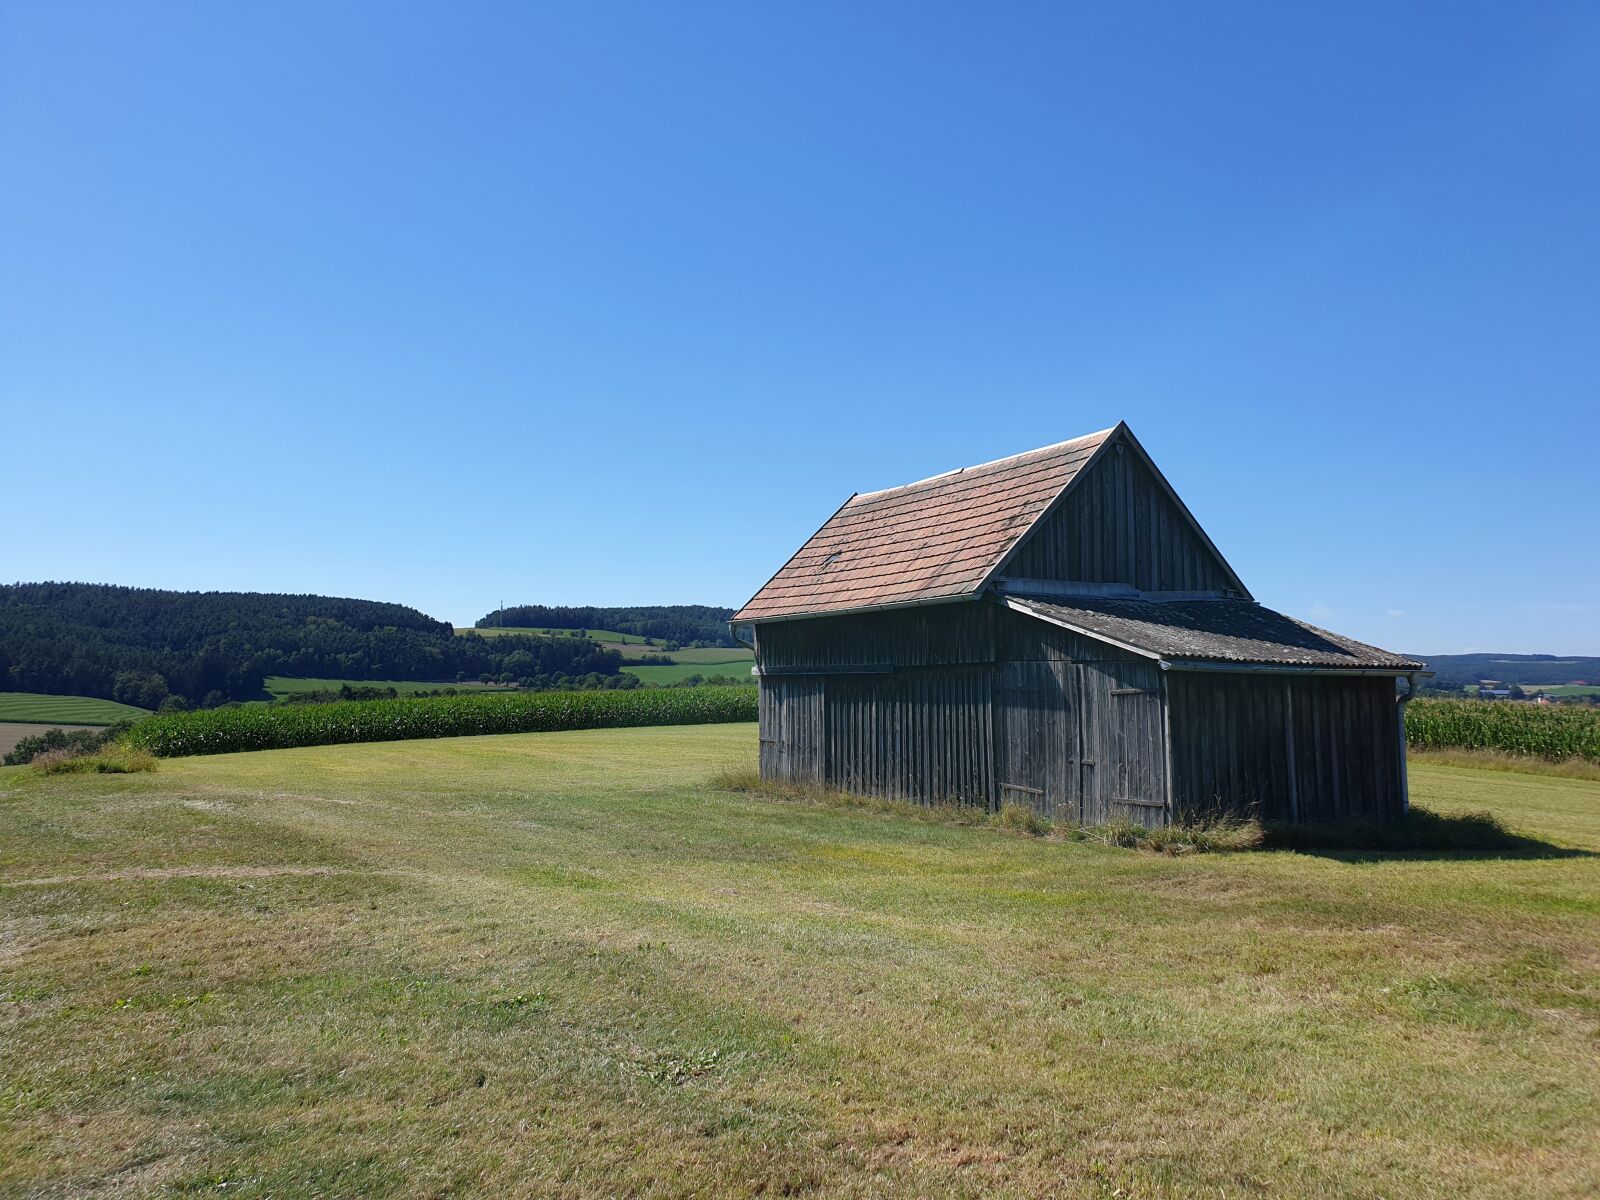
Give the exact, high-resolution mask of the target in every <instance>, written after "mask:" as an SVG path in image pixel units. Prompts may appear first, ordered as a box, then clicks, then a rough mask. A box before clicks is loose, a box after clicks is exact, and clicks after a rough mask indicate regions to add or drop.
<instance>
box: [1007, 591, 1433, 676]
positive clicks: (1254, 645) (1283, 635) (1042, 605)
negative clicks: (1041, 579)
mask: <svg viewBox="0 0 1600 1200" xmlns="http://www.w3.org/2000/svg"><path fill="white" fill-rule="evenodd" d="M1008 603H1009V604H1010V606H1011V607H1012V608H1015V609H1017V610H1018V611H1021V612H1027V613H1029V614H1031V615H1033V616H1036V617H1040V618H1041V619H1043V620H1047V621H1053V622H1056V623H1058V624H1062V625H1066V626H1069V627H1071V628H1073V629H1078V630H1081V631H1083V632H1084V633H1087V634H1089V635H1090V636H1091V637H1099V638H1103V639H1105V640H1107V641H1111V642H1114V643H1117V644H1119V645H1123V646H1127V647H1130V648H1134V649H1138V650H1144V651H1147V652H1149V653H1151V654H1155V655H1159V656H1160V657H1162V658H1166V659H1192V660H1196V661H1200V662H1220V663H1244V664H1260V665H1265V666H1299V667H1321V668H1332V669H1338V668H1345V669H1350V670H1363V669H1373V670H1387V669H1391V668H1393V669H1395V670H1417V669H1420V668H1421V667H1422V666H1423V665H1424V664H1423V663H1420V662H1417V661H1415V660H1414V659H1409V658H1403V657H1401V656H1400V655H1398V654H1391V653H1389V651H1387V650H1379V649H1378V648H1377V647H1376V646H1368V645H1366V644H1365V643H1364V642H1358V641H1355V640H1354V639H1353V638H1347V637H1341V636H1340V635H1339V634H1337V633H1329V632H1328V631H1327V630H1326V629H1318V628H1317V627H1316V626H1314V625H1307V624H1305V623H1304V622H1303V621H1296V620H1295V619H1294V618H1293V617H1286V616H1284V615H1283V614H1282V613H1279V612H1273V611H1272V609H1270V608H1263V607H1262V606H1261V605H1259V604H1256V603H1253V602H1252V601H1249V600H1187V601H1159V602H1158V601H1150V600H1112V599H1098V598H1096V599H1084V598H1079V597H1073V598H1071V599H1061V600H1055V601H1045V600H1038V599H1034V598H1032V597H1029V598H1027V599H1021V598H1017V597H1012V598H1011V599H1009V600H1008Z"/></svg>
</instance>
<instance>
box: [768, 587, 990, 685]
mask: <svg viewBox="0 0 1600 1200" xmlns="http://www.w3.org/2000/svg"><path fill="white" fill-rule="evenodd" d="M995 617H996V614H995V608H994V606H993V605H990V604H982V603H976V602H972V601H957V602H955V603H953V604H932V605H928V606H926V607H923V608H898V609H888V610H886V611H883V612H865V613H850V614H845V615H842V616H836V617H814V618H812V619H811V620H806V621H774V622H771V623H769V624H765V625H758V626H756V658H757V661H759V662H760V664H761V669H762V670H763V671H774V672H780V671H784V670H795V669H800V670H805V669H819V668H828V667H872V666H895V667H928V666H940V665H954V664H958V663H989V662H993V661H994V660H995V630H996V625H995Z"/></svg>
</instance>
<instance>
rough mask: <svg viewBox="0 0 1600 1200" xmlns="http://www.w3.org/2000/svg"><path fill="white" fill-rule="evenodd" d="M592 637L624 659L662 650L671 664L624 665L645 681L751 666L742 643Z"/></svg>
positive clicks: (746, 670)
mask: <svg viewBox="0 0 1600 1200" xmlns="http://www.w3.org/2000/svg"><path fill="white" fill-rule="evenodd" d="M456 632H457V633H482V634H487V635H489V636H490V637H493V636H495V635H497V634H501V633H538V634H543V635H546V636H548V637H562V638H564V637H570V636H571V635H572V634H573V632H574V631H573V630H571V629H531V628H530V629H474V630H465V629H458V630H456ZM584 632H585V633H587V635H588V637H589V638H590V639H591V640H592V641H597V642H600V643H602V644H603V645H605V646H606V647H607V648H608V649H611V650H616V651H618V652H619V653H621V655H622V657H623V658H624V659H635V658H639V657H642V656H643V655H646V654H662V655H666V656H667V657H669V658H671V659H672V660H673V665H671V666H667V667H663V666H624V667H623V668H622V669H623V671H624V672H626V673H627V674H629V675H637V676H638V677H639V678H640V679H641V680H643V681H644V682H645V683H656V684H666V683H678V682H680V681H681V680H684V679H688V678H689V677H690V676H692V675H734V676H737V677H738V678H739V679H741V680H743V679H746V678H747V677H748V676H749V675H750V668H751V667H753V666H755V662H756V660H755V656H754V655H753V654H751V652H750V651H749V650H748V649H747V648H745V647H743V646H702V647H698V648H695V649H685V650H666V649H664V648H663V647H662V645H661V644H660V643H659V642H658V643H657V644H656V645H654V646H646V645H645V644H644V639H643V638H642V637H636V636H634V635H633V634H631V633H617V632H615V631H613V630H609V629H589V630H586V631H584Z"/></svg>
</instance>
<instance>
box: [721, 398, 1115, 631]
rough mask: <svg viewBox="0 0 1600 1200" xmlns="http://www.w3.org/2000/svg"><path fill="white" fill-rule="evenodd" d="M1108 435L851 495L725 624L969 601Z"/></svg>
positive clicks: (1101, 433) (1090, 437) (1091, 437)
mask: <svg viewBox="0 0 1600 1200" xmlns="http://www.w3.org/2000/svg"><path fill="white" fill-rule="evenodd" d="M1112 432H1113V430H1110V429H1103V430H1101V431H1100V432H1098V433H1091V434H1087V435H1086V436H1084V437H1080V438H1074V439H1072V440H1071V441H1068V442H1060V443H1058V444H1056V445H1054V446H1046V447H1044V448H1043V449H1040V450H1030V451H1028V452H1027V453H1026V454H1017V455H1013V456H1012V457H1011V458H1002V459H998V460H997V461H995V462H990V463H982V464H980V465H979V466H975V467H963V468H962V469H961V470H959V471H951V472H949V473H947V474H944V475H935V476H934V477H933V478H931V479H923V480H920V481H918V482H917V483H908V484H906V485H905V486H904V487H897V488H889V489H887V490H886V491H881V492H868V493H865V494H862V495H857V496H852V497H851V498H850V499H849V500H847V501H846V502H845V504H844V507H843V508H841V509H840V510H839V511H838V512H836V513H834V515H833V517H832V518H831V519H830V520H829V521H828V523H827V524H826V525H824V526H823V527H822V528H821V529H819V530H817V532H816V533H814V534H813V535H812V536H811V539H810V540H809V541H808V542H806V544H805V545H804V546H802V547H800V549H799V550H798V551H797V552H796V553H795V555H794V557H792V558H791V559H790V560H789V561H788V562H787V563H785V564H784V565H783V566H782V568H780V569H779V571H778V573H777V574H776V575H774V576H773V577H772V578H771V579H770V580H769V581H768V582H767V585H766V586H765V587H763V588H762V589H761V590H760V591H759V592H757V593H756V594H755V596H754V597H753V598H752V599H751V600H750V602H749V603H748V604H746V605H745V606H744V607H743V608H742V609H740V610H739V611H738V612H737V613H736V614H734V617H733V619H734V620H735V621H755V620H762V619H770V618H773V617H791V616H799V615H801V614H810V613H828V612H843V611H845V610H848V609H854V608H870V607H877V606H880V605H892V604H911V603H916V602H918V601H923V600H938V599H954V598H956V597H958V596H967V595H971V594H973V593H974V592H976V591H977V590H978V589H979V588H980V587H982V586H983V583H984V581H985V580H986V579H987V578H988V576H989V574H990V572H991V571H993V570H994V568H995V567H996V566H997V565H998V564H999V563H1000V560H1001V559H1003V558H1004V557H1005V555H1006V552H1007V551H1009V550H1010V549H1011V547H1012V546H1013V545H1015V544H1016V542H1017V540H1018V539H1019V538H1020V537H1022V535H1023V534H1025V533H1026V532H1027V531H1028V530H1029V528H1031V527H1032V525H1033V523H1034V522H1035V521H1037V520H1038V519H1039V517H1040V515H1041V514H1042V513H1043V512H1044V511H1045V510H1046V509H1047V508H1049V506H1050V503H1051V501H1053V500H1054V499H1055V498H1056V497H1057V496H1058V495H1060V494H1061V491H1062V489H1063V488H1065V487H1066V486H1067V485H1068V484H1069V483H1071V482H1072V480H1073V478H1074V477H1076V475H1077V474H1078V472H1079V471H1080V470H1081V469H1082V468H1083V466H1084V464H1085V463H1087V462H1088V461H1089V459H1090V458H1092V457H1093V456H1094V452H1095V451H1096V450H1098V449H1099V448H1100V445H1101V443H1102V442H1104V441H1105V440H1106V438H1107V437H1109V436H1110V435H1111V433H1112Z"/></svg>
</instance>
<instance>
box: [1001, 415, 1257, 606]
mask: <svg viewBox="0 0 1600 1200" xmlns="http://www.w3.org/2000/svg"><path fill="white" fill-rule="evenodd" d="M1002 573H1003V574H1005V575H1007V576H1011V577H1015V578H1026V579H1070V580H1079V581H1090V582H1096V583H1126V584H1130V585H1132V586H1133V587H1136V588H1139V589H1141V590H1144V591H1165V592H1185V591H1225V590H1228V589H1232V588H1234V584H1233V581H1232V579H1231V577H1230V576H1229V574H1228V572H1227V570H1226V568H1225V565H1224V563H1223V562H1222V560H1221V559H1220V558H1219V557H1218V556H1217V553H1216V551H1215V550H1213V549H1212V547H1211V546H1210V545H1208V544H1207V542H1206V540H1205V539H1204V538H1203V537H1201V536H1200V535H1199V534H1197V533H1196V532H1195V529H1194V526H1193V525H1192V524H1191V523H1190V522H1189V520H1188V518H1187V517H1186V516H1185V515H1184V513H1183V511H1182V510H1181V509H1180V508H1179V507H1178V505H1177V504H1175V503H1174V502H1173V500H1172V498H1171V496H1169V495H1168V494H1167V490H1166V489H1165V488H1164V487H1162V485H1161V484H1160V482H1159V481H1158V480H1157V479H1156V477H1155V475H1154V474H1152V473H1151V471H1150V469H1149V468H1148V467H1146V466H1145V464H1144V460H1143V459H1142V458H1141V457H1140V456H1139V454H1138V453H1137V452H1136V451H1134V450H1132V449H1130V448H1128V447H1127V446H1125V445H1122V444H1121V443H1117V444H1114V445H1113V446H1112V447H1111V448H1110V449H1109V451H1108V452H1107V453H1105V454H1102V455H1101V456H1100V458H1099V459H1098V460H1097V461H1096V462H1095V464H1094V465H1093V466H1092V467H1090V468H1089V469H1088V470H1087V471H1086V472H1085V473H1084V474H1083V475H1082V477H1080V478H1079V479H1078V480H1077V482H1076V483H1074V484H1073V486H1072V490H1071V492H1069V493H1068V494H1067V497H1066V499H1065V500H1063V501H1062V503H1061V507H1060V508H1058V509H1057V510H1056V511H1055V512H1054V513H1052V514H1051V515H1050V516H1049V517H1047V518H1046V519H1045V520H1044V521H1043V522H1042V523H1041V524H1040V525H1039V527H1038V528H1037V529H1035V530H1034V531H1033V532H1032V533H1031V534H1029V535H1028V538H1027V540H1026V541H1025V542H1024V543H1023V544H1022V546H1021V548H1020V549H1019V550H1018V551H1017V553H1016V555H1015V556H1014V557H1013V558H1012V559H1011V561H1010V562H1008V563H1007V564H1006V566H1005V568H1004V570H1003V572H1002ZM1235 590H1236V589H1235Z"/></svg>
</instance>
